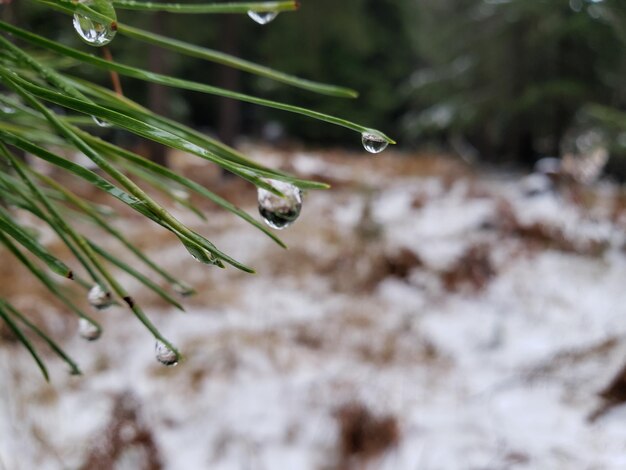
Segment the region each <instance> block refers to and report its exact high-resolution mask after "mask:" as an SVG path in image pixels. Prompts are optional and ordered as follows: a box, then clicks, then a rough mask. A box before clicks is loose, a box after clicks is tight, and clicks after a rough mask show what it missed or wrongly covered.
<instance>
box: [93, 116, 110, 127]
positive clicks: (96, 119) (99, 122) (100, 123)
mask: <svg viewBox="0 0 626 470" xmlns="http://www.w3.org/2000/svg"><path fill="white" fill-rule="evenodd" d="M91 119H93V122H95V123H96V124H97V125H98V126H100V127H113V124H111V123H110V122H108V121H105V120H104V119H100V118H99V117H96V116H91Z"/></svg>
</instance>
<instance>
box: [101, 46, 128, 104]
mask: <svg viewBox="0 0 626 470" xmlns="http://www.w3.org/2000/svg"><path fill="white" fill-rule="evenodd" d="M102 55H103V56H104V58H105V59H106V60H108V61H109V62H113V55H112V54H111V50H110V49H109V48H108V46H104V47H103V48H102ZM110 73H111V83H112V84H113V90H115V93H117V94H118V95H120V96H124V91H122V82H121V81H120V76H119V74H118V73H117V72H116V71H114V70H111V72H110Z"/></svg>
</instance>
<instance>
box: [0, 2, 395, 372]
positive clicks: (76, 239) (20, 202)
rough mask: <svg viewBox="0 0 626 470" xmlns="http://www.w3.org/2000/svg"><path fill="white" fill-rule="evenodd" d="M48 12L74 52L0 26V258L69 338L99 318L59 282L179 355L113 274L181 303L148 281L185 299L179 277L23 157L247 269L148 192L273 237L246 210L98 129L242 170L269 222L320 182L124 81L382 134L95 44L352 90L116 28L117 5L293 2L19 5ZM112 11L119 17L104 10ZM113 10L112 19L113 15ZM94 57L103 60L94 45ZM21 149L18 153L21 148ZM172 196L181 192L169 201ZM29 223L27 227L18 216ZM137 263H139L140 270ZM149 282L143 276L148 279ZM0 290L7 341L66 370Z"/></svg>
mask: <svg viewBox="0 0 626 470" xmlns="http://www.w3.org/2000/svg"><path fill="white" fill-rule="evenodd" d="M25 1H28V2H30V3H33V4H37V5H38V6H39V7H46V8H49V9H50V13H49V14H50V15H57V14H60V15H63V14H64V15H67V16H68V18H67V25H68V28H73V29H74V30H75V32H76V34H78V36H79V37H80V39H81V40H82V41H83V42H84V43H86V45H84V47H82V48H75V47H70V46H68V45H66V44H65V43H62V42H59V41H55V40H52V39H49V38H47V37H44V36H42V35H40V34H37V33H35V32H34V31H32V30H29V29H27V28H23V27H20V25H15V24H10V23H9V22H5V21H0V83H1V86H2V89H3V90H4V91H3V93H0V164H1V165H2V166H1V171H0V245H2V256H3V257H4V259H9V257H11V256H12V257H13V259H11V260H10V262H11V263H19V264H21V265H23V266H24V267H25V268H26V269H27V270H28V271H30V273H31V274H32V276H33V278H34V279H35V280H37V281H38V282H40V283H42V284H43V285H44V286H45V287H46V288H47V289H48V290H49V291H50V292H51V293H52V294H53V295H54V296H55V297H56V298H57V299H58V300H59V301H60V302H61V303H62V304H63V305H64V306H65V308H66V309H67V310H68V311H69V312H71V313H73V314H75V315H76V323H77V328H78V334H79V335H80V336H81V337H82V338H84V339H86V340H88V341H94V340H97V339H98V338H99V337H100V335H101V331H102V329H101V327H100V325H99V324H98V322H97V321H96V320H95V319H94V318H93V316H92V314H91V312H87V311H84V309H82V308H80V307H79V306H77V302H76V301H75V298H76V297H75V296H74V294H73V293H72V292H70V290H69V289H68V285H67V284H68V283H67V282H66V281H63V280H62V279H66V280H72V281H73V283H72V284H73V285H75V286H76V288H78V289H80V290H82V291H83V295H84V296H86V298H87V299H88V302H89V304H90V305H91V306H92V307H93V308H94V312H97V311H100V310H103V309H106V308H107V307H109V306H111V305H118V306H124V307H125V308H127V309H128V310H129V311H130V312H132V314H134V316H135V317H136V318H137V319H138V320H139V321H140V322H142V323H143V325H145V327H146V328H147V329H148V330H149V332H150V333H151V334H152V335H153V336H154V338H155V341H156V356H157V360H158V361H160V362H161V363H163V364H165V365H175V364H177V363H178V362H180V358H181V356H180V353H179V351H178V350H177V349H176V347H175V346H174V345H173V344H172V343H171V342H170V341H168V340H167V338H165V337H164V336H163V335H162V334H161V332H160V331H159V330H158V329H157V328H156V327H155V326H154V324H153V323H152V322H151V321H150V319H149V317H148V316H147V315H146V313H144V311H143V309H142V308H141V306H140V305H139V304H138V303H137V302H135V301H134V300H133V297H132V296H131V294H130V293H129V292H127V290H126V287H125V286H124V285H123V284H122V283H121V282H120V281H119V280H118V277H117V276H116V274H115V271H114V270H113V269H117V270H121V271H124V272H126V273H127V274H128V275H130V276H131V277H133V278H135V279H136V280H137V281H139V282H140V283H142V284H144V285H145V286H146V287H147V288H148V289H151V290H152V291H154V292H155V293H156V294H157V295H159V296H160V297H161V298H163V299H165V300H166V301H167V302H169V303H170V304H171V305H172V306H174V307H176V308H178V309H181V310H182V306H181V305H180V303H179V302H178V300H177V299H176V298H175V296H174V295H172V294H171V293H170V292H169V289H166V288H163V287H161V286H162V285H163V284H165V285H169V287H170V288H171V290H172V291H173V292H174V293H177V294H179V295H182V296H189V295H192V294H193V288H191V287H190V286H189V285H188V284H187V283H185V282H184V281H182V280H180V279H178V278H176V277H174V276H172V275H171V274H170V273H168V272H167V271H166V270H164V269H163V268H161V267H160V266H159V265H158V264H157V263H156V262H155V261H154V260H152V259H150V258H149V257H148V256H146V255H145V254H144V253H143V252H142V251H141V250H140V249H139V248H138V247H137V246H135V245H134V244H133V242H132V241H130V240H129V239H128V237H127V235H126V234H125V233H124V232H123V231H121V230H119V229H117V228H115V226H114V224H112V223H111V221H112V219H113V218H114V217H115V216H116V214H115V210H113V209H112V208H111V207H109V206H107V205H102V204H98V203H95V202H93V201H90V200H85V199H83V198H82V197H81V196H79V195H78V194H76V193H75V192H74V191H73V189H72V185H68V184H66V183H65V181H66V180H65V179H61V180H60V181H59V180H58V179H57V178H52V177H51V176H50V175H48V174H47V173H46V172H44V171H41V170H40V169H38V168H40V166H38V165H33V164H32V162H33V161H34V160H41V161H43V162H46V164H48V165H50V166H52V167H55V168H56V169H57V170H60V171H62V172H65V173H66V175H67V178H68V181H69V180H71V179H75V180H76V181H79V182H81V183H82V184H87V185H90V186H92V187H93V188H94V189H95V190H96V191H101V192H103V193H105V194H106V195H107V196H108V197H110V198H112V199H114V200H117V201H118V202H120V203H122V204H124V205H126V206H128V208H130V209H131V210H132V211H135V212H137V213H138V214H139V215H140V216H141V217H144V218H146V219H149V220H150V221H152V222H153V223H154V224H155V227H154V230H167V231H169V232H171V233H172V234H174V235H175V236H176V237H177V238H178V239H179V240H180V243H181V244H182V245H183V246H184V247H185V248H186V249H187V251H188V252H189V253H190V254H191V255H192V257H193V258H195V259H196V260H197V261H199V262H201V263H204V264H206V265H207V269H210V268H211V267H218V268H225V267H226V266H231V267H234V268H236V269H240V270H242V271H245V272H249V273H252V272H254V271H253V269H252V268H251V267H248V266H246V265H245V264H243V263H241V262H240V261H238V260H236V259H234V258H232V257H231V256H229V255H228V254H227V253H224V252H223V251H222V250H220V249H219V248H218V247H217V246H215V245H214V244H213V243H212V242H211V241H210V240H208V239H207V238H206V237H205V236H204V235H202V234H201V233H198V232H197V231H194V230H192V229H191V228H189V227H188V226H187V225H185V224H184V223H182V222H181V221H180V220H178V219H177V218H176V217H175V216H174V215H173V214H172V213H171V212H170V211H169V210H168V208H167V207H166V206H167V204H165V205H164V204H162V203H159V202H157V201H156V200H155V199H154V198H152V197H151V196H150V191H151V189H157V190H159V191H160V192H162V193H165V194H166V195H167V196H168V198H169V199H170V200H171V201H173V202H177V203H179V204H180V205H182V206H184V207H185V208H186V209H188V210H190V211H193V212H195V213H197V214H201V211H200V210H199V209H198V207H196V205H194V203H193V202H192V200H191V199H190V198H189V193H196V194H198V195H199V196H201V197H203V198H206V199H208V200H210V201H212V202H213V203H215V204H217V205H218V206H220V207H221V208H222V209H224V210H226V211H229V212H231V213H232V214H233V215H234V216H236V217H240V218H242V219H243V220H245V221H246V222H248V223H249V224H250V225H252V226H254V227H256V228H257V229H259V230H260V231H261V232H263V233H264V234H265V235H267V236H269V237H270V238H271V239H272V240H274V241H275V242H276V243H277V244H279V245H281V246H284V244H283V242H282V241H281V240H280V239H279V238H278V237H277V236H276V235H275V233H273V231H272V230H270V229H269V228H268V227H266V226H265V225H264V224H263V223H262V222H261V221H259V220H258V219H257V218H256V217H253V216H252V215H250V214H248V213H246V212H245V211H243V210H241V209H239V208H238V207H236V206H235V205H234V204H232V203H230V202H229V201H227V200H226V199H224V198H222V197H220V196H218V195H217V194H215V193H214V192H212V191H211V190H210V189H209V188H206V187H204V186H202V185H200V184H198V183H197V182H195V181H193V180H192V179H189V178H187V177H185V176H182V175H181V174H178V173H176V172H174V171H172V170H170V169H169V168H167V167H165V166H162V165H160V164H158V163H155V162H153V161H151V160H149V159H146V158H144V157H143V156H141V155H138V154H136V153H133V152H132V151H129V150H128V149H126V148H123V147H120V146H118V145H116V144H114V143H111V142H109V141H107V140H104V139H102V138H101V137H100V135H101V134H102V133H101V132H99V128H107V129H109V128H114V129H116V130H118V131H125V132H127V133H130V134H134V135H135V136H137V137H139V138H143V139H147V140H151V141H154V142H157V143H159V144H162V145H164V146H166V147H169V148H171V149H176V150H180V151H183V152H186V153H188V154H191V155H194V156H195V157H197V158H201V159H204V160H207V161H209V162H211V163H213V164H215V165H218V166H219V167H221V168H222V169H223V170H225V171H227V172H230V173H232V174H233V175H236V176H238V177H240V178H243V179H244V180H245V181H247V182H248V183H249V184H251V185H254V186H256V187H257V188H258V191H259V209H260V212H261V215H262V218H263V219H264V221H265V222H266V223H267V225H269V226H270V227H271V228H274V229H277V228H278V229H280V228H285V227H287V226H288V225H290V224H291V223H293V222H295V220H296V218H297V217H298V215H299V213H300V210H301V206H302V197H301V195H302V191H304V190H315V189H325V188H327V187H328V186H327V185H326V184H324V183H321V182H316V181H307V180H303V179H299V178H297V177H295V176H293V175H290V174H287V173H284V172H282V171H277V170H275V169H272V168H268V167H265V166H263V165H260V164H258V163H256V162H254V161H252V160H250V159H248V158H247V157H246V156H245V155H243V154H242V153H240V152H239V151H237V150H235V149H234V148H231V147H229V146H227V145H225V144H223V143H222V142H220V141H218V140H215V139H213V138H212V137H209V136H207V135H205V134H203V133H201V132H198V131H197V130H194V129H192V128H190V127H187V126H185V125H183V124H181V123H179V122H176V121H173V120H170V119H167V118H165V117H163V116H160V115H158V114H156V113H154V112H152V111H150V110H149V109H146V108H145V107H143V106H142V105H141V104H139V103H137V102H134V101H132V100H130V99H128V98H127V97H125V96H124V95H123V93H122V88H121V86H120V80H121V78H122V79H123V78H124V77H129V78H133V79H138V80H142V81H145V82H153V83H157V84H160V85H165V86H169V87H176V88H180V89H184V90H191V91H195V92H199V93H207V94H211V95H216V96H220V97H226V98H229V99H234V100H241V101H244V102H248V103H252V104H255V105H258V106H266V107H270V108H275V109H279V110H282V111H285V112H290V113H297V114H301V115H304V116H306V117H308V118H310V119H316V120H321V121H325V122H327V123H329V124H331V125H336V126H342V127H344V128H347V129H348V130H351V131H354V132H356V133H357V137H355V140H357V139H358V138H359V137H358V136H360V138H361V139H362V142H363V145H364V146H365V149H366V150H368V151H369V152H373V153H378V152H380V151H382V150H384V148H385V147H386V146H387V145H388V144H390V143H394V142H393V140H392V139H390V138H389V137H387V136H386V135H385V134H383V133H382V132H380V131H377V130H373V129H370V128H368V127H366V126H362V125H360V124H357V123H354V122H350V121H347V120H345V119H341V118H339V117H336V116H331V115H328V114H324V113H321V112H317V111H315V110H311V109H307V108H303V107H299V106H296V105H292V104H288V103H283V102H278V101H272V100H268V99H265V98H262V97H258V96H252V95H247V94H243V93H239V92H234V91H230V90H226V89H222V88H219V87H215V86H212V85H210V84H207V83H200V82H195V81H190V80H185V79H182V78H177V77H173V76H168V75H161V74H157V73H153V72H151V71H149V70H144V69H142V68H139V67H136V66H134V65H132V64H123V63H120V62H117V61H115V60H114V59H113V58H112V57H111V54H110V52H109V51H108V50H107V44H109V43H110V42H111V41H116V42H117V41H141V42H143V43H145V44H148V45H150V46H156V47H159V48H164V49H169V50H172V51H175V52H176V53H178V54H181V55H183V56H188V57H194V58H196V59H201V60H205V61H210V62H216V63H219V64H222V65H226V66H229V67H233V68H236V69H240V70H242V71H244V72H247V73H250V74H255V75H258V76H261V77H264V78H266V79H270V80H274V81H276V82H279V83H281V84H283V85H286V86H292V87H298V88H301V89H304V90H307V91H309V92H312V93H317V94H321V95H327V96H330V97H335V98H355V97H356V96H357V93H356V92H355V91H354V90H351V89H349V88H344V87H340V86H335V85H329V84H324V83H318V82H315V81H312V80H309V79H303V78H299V77H295V76H292V75H289V74H287V73H283V72H279V71H275V70H273V69H271V68H268V67H265V66H263V65H260V64H255V63H252V62H249V61H247V60H244V59H240V58H237V57H234V56H231V55H228V54H224V53H222V52H218V51H215V50H212V49H208V48H206V47H201V46H198V45H195V44H191V43H187V42H184V41H181V40H178V39H174V38H169V37H164V36H161V35H159V34H155V33H153V32H150V31H147V30H143V29H140V28H136V27H133V26H131V25H127V24H125V23H124V22H123V21H122V20H123V14H121V13H120V12H123V11H124V10H138V11H143V12H144V13H145V14H147V15H149V14H152V13H155V12H167V13H171V14H177V15H188V14H194V15H198V14H243V15H248V16H249V17H250V18H252V20H254V21H256V22H257V23H260V24H267V23H269V22H270V21H272V20H273V19H275V18H276V16H277V15H278V14H279V13H283V12H293V11H295V10H297V9H298V2H297V1H293V0H292V1H262V2H232V3H194V4H178V3H153V2H143V1H134V0H54V1H53V0H25ZM118 13H120V14H119V15H118ZM118 18H119V19H118ZM99 51H102V52H103V56H104V57H103V58H101V57H100V56H99V54H98V52H99ZM68 61H69V62H71V63H72V64H74V65H78V66H80V67H84V68H96V69H100V70H101V71H102V72H103V73H108V74H110V76H111V79H112V80H111V81H112V89H108V88H104V87H101V86H98V85H96V84H95V83H93V82H90V81H87V80H84V79H81V78H78V77H77V76H75V75H74V74H72V73H71V70H72V69H71V67H70V68H64V67H63V64H64V63H67V62H68ZM76 153H79V154H83V155H84V156H85V157H86V158H87V159H88V160H90V161H91V164H90V166H85V165H81V164H78V163H76V162H75V161H74V160H73V159H72V158H71V155H75V154H76ZM24 155H28V160H27V159H25V158H24V157H23V156H24ZM181 194H182V195H183V196H181ZM23 214H29V218H28V220H33V217H34V218H35V219H38V222H37V224H43V225H45V226H47V227H48V228H49V229H50V231H51V233H53V234H54V236H55V237H56V238H57V239H58V240H59V241H60V242H62V244H63V245H64V246H65V247H66V248H67V250H68V252H69V253H70V254H71V256H68V257H67V259H65V258H64V259H61V258H60V257H59V256H58V255H56V254H55V253H53V252H51V251H50V250H49V248H48V247H47V246H46V244H45V243H42V242H40V241H39V240H38V239H37V236H36V234H35V233H34V230H33V227H31V226H30V225H28V224H27V223H26V221H25V220H26V218H24V217H22V215H23ZM76 220H87V221H89V222H90V223H92V224H93V225H95V226H96V227H97V228H99V229H100V230H101V231H102V233H103V235H106V236H108V237H110V238H111V239H114V240H116V241H117V242H119V244H120V245H121V247H123V248H125V249H126V250H128V251H129V252H130V253H129V256H128V257H124V258H123V259H122V258H119V257H118V256H116V255H114V254H113V253H111V252H110V251H109V250H108V249H106V248H104V247H103V246H102V245H101V242H100V240H97V239H94V238H93V237H89V238H87V236H86V235H85V234H84V233H82V232H81V229H80V228H79V227H78V226H77V225H76ZM31 225H32V224H31ZM143 271H148V272H149V273H150V275H146V274H144V273H143ZM150 276H152V277H157V278H159V282H155V281H153V280H152V279H151V277H150ZM8 297H10V296H7V295H6V293H3V294H0V318H1V319H2V320H3V321H4V322H5V323H6V325H7V326H8V328H9V330H11V331H12V332H13V333H14V335H15V337H16V338H17V339H18V340H19V341H20V342H21V343H22V344H23V345H24V346H25V347H26V348H27V349H28V351H29V352H30V354H32V356H33V357H34V359H35V361H36V363H37V364H38V365H39V367H40V369H41V371H42V373H43V375H44V376H45V377H46V378H48V372H47V369H46V366H45V364H44V361H43V360H42V358H41V356H40V354H39V352H38V351H37V349H36V346H35V343H34V342H33V341H32V340H31V337H32V336H33V335H34V336H38V337H39V338H40V339H42V340H43V341H44V342H45V343H47V344H48V345H49V346H50V347H51V349H52V350H53V351H54V352H55V353H56V354H57V355H58V356H59V357H60V358H61V359H63V360H64V361H65V362H66V363H67V364H68V365H69V367H70V371H71V372H72V373H75V374H77V373H80V370H79V367H78V365H77V364H76V363H75V362H74V361H73V360H72V359H71V358H70V357H69V356H68V355H67V354H65V353H64V352H63V350H62V349H61V348H60V347H59V345H58V344H57V343H56V342H55V340H54V339H53V338H51V337H50V335H49V334H48V333H47V332H46V331H45V330H44V329H42V328H40V327H39V326H37V325H36V324H35V322H33V321H32V319H29V318H28V317H27V316H26V315H25V314H24V313H22V312H20V311H19V310H18V309H17V308H16V307H15V306H14V303H15V302H14V299H10V298H8Z"/></svg>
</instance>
